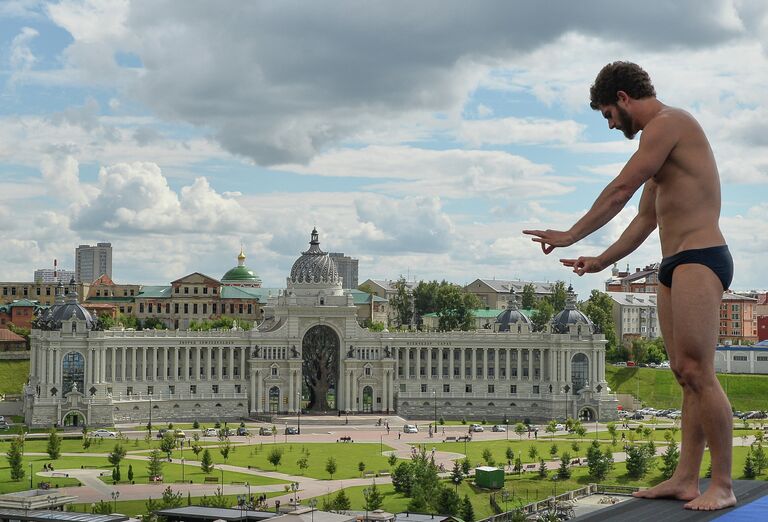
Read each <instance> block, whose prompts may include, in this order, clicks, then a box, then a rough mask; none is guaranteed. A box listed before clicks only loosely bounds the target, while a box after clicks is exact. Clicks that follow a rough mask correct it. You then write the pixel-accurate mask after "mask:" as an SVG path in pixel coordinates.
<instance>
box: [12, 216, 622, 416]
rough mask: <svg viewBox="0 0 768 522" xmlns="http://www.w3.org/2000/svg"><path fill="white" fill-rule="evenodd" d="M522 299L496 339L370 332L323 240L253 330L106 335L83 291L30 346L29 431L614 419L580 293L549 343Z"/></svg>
mask: <svg viewBox="0 0 768 522" xmlns="http://www.w3.org/2000/svg"><path fill="white" fill-rule="evenodd" d="M219 283H220V282H219V281H216V280H214V279H212V278H210V277H208V276H205V275H203V274H199V273H193V274H190V276H187V277H185V278H182V279H179V280H177V281H174V282H173V283H172V285H171V287H170V289H169V290H168V291H167V293H169V294H170V296H168V297H165V296H163V299H175V301H173V302H174V303H175V302H178V303H179V304H181V303H184V302H186V303H188V304H191V303H195V302H197V303H198V304H202V303H203V302H205V301H204V298H205V296H208V297H210V296H211V295H212V294H214V291H216V292H220V290H219V289H220V288H222V287H221V285H220V284H219ZM195 288H197V292H195V290H194V289H195ZM206 288H207V289H208V290H207V293H205V292H204V290H203V289H206ZM177 289H178V290H177ZM223 289H224V290H223V291H226V290H227V289H229V287H223ZM234 290H237V291H242V290H243V289H240V288H234ZM247 290H248V291H255V290H259V289H247ZM214 295H216V294H214ZM218 295H220V294H218ZM220 297H221V299H222V301H224V300H225V299H226V297H225V296H220ZM518 298H519V296H516V297H515V298H514V299H510V300H508V306H507V309H505V310H504V311H503V312H502V313H501V314H499V316H498V317H497V318H496V320H495V322H494V324H493V328H492V329H481V330H477V331H472V332H387V331H383V332H373V331H370V330H368V329H364V328H361V327H360V326H359V323H358V314H359V311H358V308H357V306H356V304H355V298H354V296H353V294H352V292H350V291H349V290H345V289H343V288H342V284H341V278H340V276H339V274H338V271H337V268H336V265H335V263H334V262H333V260H332V259H331V258H330V256H328V254H327V253H326V252H324V251H322V250H321V249H320V241H319V236H318V233H317V231H316V230H313V231H312V234H311V239H310V248H309V249H308V250H307V251H305V252H303V253H302V254H301V256H299V257H298V258H297V259H296V261H295V262H294V264H293V267H292V268H291V272H290V275H289V276H288V278H287V280H286V287H285V288H284V289H280V290H279V291H278V292H277V293H276V294H275V293H273V294H272V295H267V296H266V302H264V303H263V306H262V308H263V314H264V319H263V320H262V321H261V322H260V323H259V324H258V325H257V326H256V327H255V328H254V329H252V330H243V329H240V328H237V327H235V328H233V329H227V330H214V331H193V330H143V331H126V330H123V329H113V330H108V331H102V330H100V329H99V323H98V322H96V321H94V319H93V317H92V316H91V314H90V313H89V312H88V311H87V310H86V309H85V308H84V307H83V306H81V305H80V304H78V302H77V293H76V292H75V290H74V287H73V288H72V289H71V290H70V292H69V295H68V296H67V297H66V298H65V297H64V295H63V293H62V292H59V295H58V296H57V300H56V303H55V305H54V306H52V307H51V308H50V309H48V310H47V311H46V313H45V314H43V316H42V317H41V318H40V319H39V320H38V321H36V323H35V328H34V329H33V330H32V333H31V335H30V341H31V350H32V352H31V354H30V379H29V384H28V385H26V386H25V388H24V415H25V421H26V423H27V424H28V425H29V426H31V427H43V426H50V425H52V424H54V423H60V424H61V425H63V426H72V425H82V424H87V425H89V426H98V425H109V426H112V425H114V424H116V423H126V422H141V423H145V422H147V421H148V420H149V417H150V412H151V415H152V417H153V418H156V419H163V420H164V421H183V420H187V421H188V420H190V419H199V420H201V421H202V420H213V419H222V420H224V419H232V420H235V419H240V418H244V417H250V416H260V417H263V416H270V415H274V414H278V413H282V414H285V413H291V414H295V413H297V412H298V411H299V410H300V409H304V410H308V411H310V412H317V413H321V412H331V411H332V412H336V411H338V412H340V413H341V412H352V413H356V412H364V413H378V414H387V413H398V414H400V415H403V416H406V417H411V418H423V419H432V418H433V415H434V409H435V408H437V412H438V414H439V415H440V416H442V417H445V418H449V419H454V418H462V417H465V416H473V417H486V418H488V419H491V420H498V421H499V422H501V421H502V419H503V418H508V419H522V418H531V419H535V420H538V421H544V420H548V419H552V418H556V417H561V416H569V417H576V418H581V419H583V420H587V421H589V420H594V419H597V418H599V419H601V420H613V419H615V418H616V413H617V412H616V405H617V400H616V397H615V395H613V394H611V393H609V390H608V387H607V383H606V381H605V343H606V341H605V338H604V336H603V335H602V334H599V333H596V332H595V328H594V325H592V323H591V322H590V321H589V319H588V318H587V317H586V316H585V315H584V314H582V313H581V312H579V311H578V310H577V309H576V296H575V294H573V292H572V290H571V289H569V293H568V296H567V304H566V307H565V309H564V310H562V311H560V312H559V313H558V314H557V315H555V317H554V318H553V319H552V321H551V323H550V324H548V325H546V327H545V330H544V331H543V332H533V331H532V328H531V326H532V325H531V322H530V319H528V318H527V317H526V316H525V315H524V314H523V313H522V312H521V311H520V310H519V303H518V302H517V299H518ZM140 299H141V296H137V297H136V304H137V305H139V304H140V302H141V301H140ZM158 301H159V302H163V301H162V299H158ZM259 301H260V302H261V299H259ZM147 302H148V299H145V300H144V303H145V305H146V304H147ZM168 302H170V301H168ZM163 303H164V302H163ZM210 303H211V304H212V303H213V301H210ZM164 306H165V304H163V309H164ZM145 312H146V310H145Z"/></svg>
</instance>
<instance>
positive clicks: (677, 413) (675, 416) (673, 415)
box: [667, 410, 683, 419]
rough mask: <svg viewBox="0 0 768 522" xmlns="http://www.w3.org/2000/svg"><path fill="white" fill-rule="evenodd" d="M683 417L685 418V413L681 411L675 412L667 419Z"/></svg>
mask: <svg viewBox="0 0 768 522" xmlns="http://www.w3.org/2000/svg"><path fill="white" fill-rule="evenodd" d="M682 416H683V412H681V411H680V410H675V411H673V412H671V413H670V414H669V415H667V417H669V418H670V419H679V418H680V417H682Z"/></svg>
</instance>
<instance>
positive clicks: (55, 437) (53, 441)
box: [45, 428, 61, 460]
mask: <svg viewBox="0 0 768 522" xmlns="http://www.w3.org/2000/svg"><path fill="white" fill-rule="evenodd" d="M45 451H46V452H47V453H48V456H49V457H51V459H53V460H56V459H58V458H59V456H61V437H60V436H59V434H58V433H57V432H56V428H51V432H50V433H49V434H48V446H47V447H46V449H45Z"/></svg>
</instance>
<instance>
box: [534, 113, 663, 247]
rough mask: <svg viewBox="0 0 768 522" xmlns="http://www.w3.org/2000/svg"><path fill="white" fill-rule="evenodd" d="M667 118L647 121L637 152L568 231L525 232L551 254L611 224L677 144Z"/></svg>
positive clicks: (659, 117)
mask: <svg viewBox="0 0 768 522" xmlns="http://www.w3.org/2000/svg"><path fill="white" fill-rule="evenodd" d="M666 120H667V116H665V115H661V116H657V117H656V118H654V119H653V120H651V121H650V122H649V123H648V125H647V126H646V128H645V130H643V134H642V135H641V137H640V146H639V148H638V150H637V152H635V153H634V154H633V155H632V157H631V158H630V159H629V161H628V162H627V164H626V165H625V166H624V168H623V169H621V172H620V173H619V175H618V176H616V178H615V179H614V180H613V181H611V182H610V183H609V184H608V186H607V187H605V189H603V191H602V192H601V193H600V195H599V196H598V197H597V199H596V200H595V202H594V203H593V205H592V208H590V209H589V211H588V212H587V213H586V214H585V215H584V217H582V218H581V219H579V220H578V221H577V222H576V223H575V224H574V225H573V226H572V227H571V228H570V229H569V230H567V231H559V230H523V233H524V234H528V235H532V236H535V237H533V238H532V240H533V241H536V242H537V243H541V248H542V250H543V251H544V253H545V254H549V253H550V252H552V250H554V249H555V247H564V246H570V245H572V244H574V243H576V242H577V241H580V240H582V239H584V238H585V237H587V236H588V235H590V234H591V233H592V232H594V231H595V230H598V229H599V228H601V227H602V226H604V225H605V224H606V223H608V222H609V221H610V220H611V219H613V218H614V217H615V216H616V214H618V213H619V212H620V211H621V209H622V208H624V206H625V205H626V204H627V202H628V201H629V200H630V199H631V198H632V196H633V195H634V193H635V192H637V189H638V188H640V186H642V185H643V183H645V182H646V181H648V180H649V179H650V178H651V177H652V176H654V175H655V174H656V173H657V172H658V171H659V169H661V167H662V165H664V162H665V161H666V159H667V156H668V155H669V153H670V151H671V150H672V148H673V147H674V146H675V144H676V143H677V140H678V133H677V130H676V129H675V127H674V126H672V125H669V124H668V123H667V122H666Z"/></svg>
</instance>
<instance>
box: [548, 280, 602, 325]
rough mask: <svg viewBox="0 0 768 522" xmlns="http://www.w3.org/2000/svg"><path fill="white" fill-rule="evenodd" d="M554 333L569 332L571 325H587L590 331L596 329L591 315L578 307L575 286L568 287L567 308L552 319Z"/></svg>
mask: <svg viewBox="0 0 768 522" xmlns="http://www.w3.org/2000/svg"><path fill="white" fill-rule="evenodd" d="M550 324H551V325H552V331H553V332H554V333H568V330H569V327H570V325H580V324H581V325H585V326H586V327H588V329H589V332H592V331H593V330H594V325H593V324H592V321H590V320H589V317H587V316H586V315H584V314H583V313H582V312H580V311H579V310H577V309H576V294H574V293H573V286H569V287H568V296H567V297H566V298H565V310H563V311H562V312H560V313H558V314H557V315H555V317H553V318H552V321H550Z"/></svg>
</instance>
